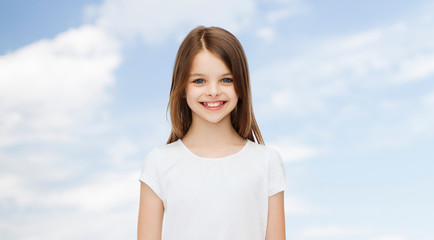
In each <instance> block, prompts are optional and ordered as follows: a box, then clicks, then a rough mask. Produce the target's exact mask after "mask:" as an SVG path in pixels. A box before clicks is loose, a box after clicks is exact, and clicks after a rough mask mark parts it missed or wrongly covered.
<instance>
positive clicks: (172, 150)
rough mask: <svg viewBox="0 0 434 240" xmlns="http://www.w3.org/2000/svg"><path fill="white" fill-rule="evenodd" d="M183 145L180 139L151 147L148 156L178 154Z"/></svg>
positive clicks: (158, 156) (157, 156)
mask: <svg viewBox="0 0 434 240" xmlns="http://www.w3.org/2000/svg"><path fill="white" fill-rule="evenodd" d="M180 149H181V146H180V144H179V142H178V141H175V142H172V143H169V144H164V145H160V146H157V147H154V148H153V149H151V150H150V151H149V153H148V155H147V158H160V157H161V156H167V155H176V154H178V153H179V151H180Z"/></svg>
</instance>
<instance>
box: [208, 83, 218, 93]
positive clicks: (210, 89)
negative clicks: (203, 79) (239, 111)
mask: <svg viewBox="0 0 434 240" xmlns="http://www.w3.org/2000/svg"><path fill="white" fill-rule="evenodd" d="M207 90H208V93H207V94H208V96H210V97H217V96H218V95H220V87H219V86H218V83H215V82H213V83H210V84H208V89H207Z"/></svg>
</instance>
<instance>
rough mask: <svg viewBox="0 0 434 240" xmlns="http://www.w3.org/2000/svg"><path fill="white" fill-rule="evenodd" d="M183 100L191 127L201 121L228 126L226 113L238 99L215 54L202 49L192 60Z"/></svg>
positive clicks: (228, 113) (229, 78)
mask: <svg viewBox="0 0 434 240" xmlns="http://www.w3.org/2000/svg"><path fill="white" fill-rule="evenodd" d="M186 99H187V104H188V106H189V107H190V109H191V113H192V118H193V124H196V123H198V122H203V121H206V122H209V123H220V122H222V121H225V122H228V123H229V124H230V113H231V112H232V110H234V108H235V106H236V105H237V102H238V96H237V94H236V93H235V87H234V82H233V76H232V74H231V71H230V70H229V69H228V68H227V67H226V65H225V63H224V62H223V61H222V60H221V59H220V58H219V57H218V56H217V55H215V54H213V53H211V52H209V51H206V50H204V51H200V52H199V53H198V54H197V55H196V56H195V57H194V58H193V62H192V67H191V71H190V76H189V78H188V83H187V87H186Z"/></svg>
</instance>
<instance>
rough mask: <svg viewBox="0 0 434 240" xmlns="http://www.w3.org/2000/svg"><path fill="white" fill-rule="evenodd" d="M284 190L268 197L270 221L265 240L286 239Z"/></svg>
mask: <svg viewBox="0 0 434 240" xmlns="http://www.w3.org/2000/svg"><path fill="white" fill-rule="evenodd" d="M283 200H284V199H283V191H281V192H279V193H277V194H274V195H273V196H271V197H269V198H268V222H267V234H266V235H265V240H286V236H285V235H286V234H285V211H284V207H283Z"/></svg>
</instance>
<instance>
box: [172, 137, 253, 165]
mask: <svg viewBox="0 0 434 240" xmlns="http://www.w3.org/2000/svg"><path fill="white" fill-rule="evenodd" d="M246 140H247V141H246V143H245V144H244V146H243V148H241V149H240V150H239V151H238V152H236V153H232V154H230V155H228V156H224V157H200V156H198V155H196V154H194V153H193V152H192V151H191V150H190V149H188V147H187V146H185V145H184V143H183V142H182V140H181V139H178V140H177V142H179V145H181V147H182V148H183V149H184V150H185V151H186V152H187V153H188V154H190V155H192V156H193V157H194V158H197V159H203V160H211V161H213V160H224V159H227V158H232V157H236V156H238V155H240V154H241V153H242V152H244V150H245V149H246V148H247V145H249V144H250V140H249V139H246Z"/></svg>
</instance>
